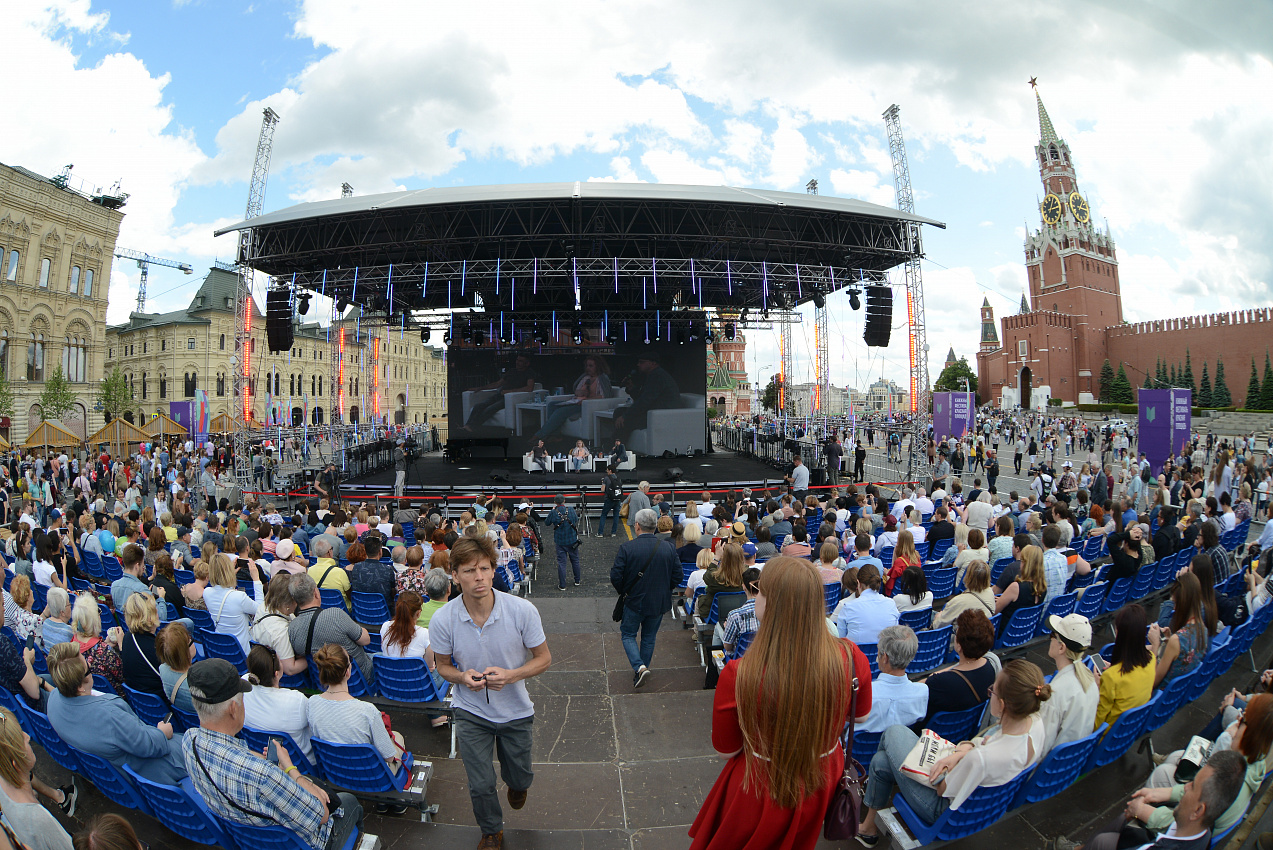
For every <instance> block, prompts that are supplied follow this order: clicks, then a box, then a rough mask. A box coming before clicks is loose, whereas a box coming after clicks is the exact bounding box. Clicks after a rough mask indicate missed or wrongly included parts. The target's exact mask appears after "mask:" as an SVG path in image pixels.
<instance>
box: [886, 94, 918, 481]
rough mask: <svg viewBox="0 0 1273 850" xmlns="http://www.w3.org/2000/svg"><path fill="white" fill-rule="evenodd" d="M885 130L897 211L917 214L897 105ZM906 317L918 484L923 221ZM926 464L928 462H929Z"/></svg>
mask: <svg viewBox="0 0 1273 850" xmlns="http://www.w3.org/2000/svg"><path fill="white" fill-rule="evenodd" d="M884 127H885V129H886V130H887V132H888V151H889V154H890V155H891V156H892V158H893V188H894V190H895V191H896V192H897V208H898V209H899V210H900V211H902V212H904V213H908V214H912V215H913V214H914V212H915V195H914V193H913V192H912V191H911V172H910V167H909V166H908V165H907V163H906V141H905V139H903V138H902V117H901V110H900V109H898V106H897V104H896V103H895V104H893V105H892V106H890V107H889V108H888V109H886V110H884ZM906 230H907V234H906V235H907V242H908V243H909V244H907V245H906V246H905V247H906V248H907V249H908V250H907V253H908V254H909V255H910V257H911V259H909V260H907V261H906V265H905V274H906V315H907V321H908V322H909V327H908V328H907V330H908V331H909V332H910V333H909V337H910V360H911V375H910V378H911V386H910V390H911V405H910V413H911V448H910V457H909V459H908V461H907V464H906V480H907V481H915V480H917V478H918V475H919V472H920V458H921V457H923V456H924V449H925V447H926V445H927V443H928V415H929V414H928V398H929V396H928V342H927V339H926V337H925V331H924V278H923V275H922V274H921V272H920V265H919V259H920V257H921V256H923V253H924V248H923V242H922V241H921V239H920V232H919V222H917V221H908V222H906ZM925 462H926V461H925Z"/></svg>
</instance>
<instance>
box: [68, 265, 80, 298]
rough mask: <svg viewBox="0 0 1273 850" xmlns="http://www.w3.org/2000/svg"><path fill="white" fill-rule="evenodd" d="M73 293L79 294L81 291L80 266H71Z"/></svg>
mask: <svg viewBox="0 0 1273 850" xmlns="http://www.w3.org/2000/svg"><path fill="white" fill-rule="evenodd" d="M70 291H71V294H72V295H78V294H79V291H80V267H79V266H71V286H70Z"/></svg>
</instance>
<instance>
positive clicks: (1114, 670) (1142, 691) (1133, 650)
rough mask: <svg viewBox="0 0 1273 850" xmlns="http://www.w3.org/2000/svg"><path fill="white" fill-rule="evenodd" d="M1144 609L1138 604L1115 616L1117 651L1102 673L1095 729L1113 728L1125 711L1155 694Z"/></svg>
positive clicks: (1142, 703) (1122, 610)
mask: <svg viewBox="0 0 1273 850" xmlns="http://www.w3.org/2000/svg"><path fill="white" fill-rule="evenodd" d="M1145 621H1146V616H1145V609H1144V608H1143V607H1141V605H1140V604H1139V603H1137V602H1133V603H1131V604H1129V605H1124V606H1123V607H1122V608H1119V609H1118V613H1117V614H1115V615H1114V649H1113V651H1112V652H1111V654H1110V663H1109V666H1108V667H1106V668H1105V669H1104V670H1102V671H1101V679H1100V702H1099V703H1098V705H1097V708H1096V720H1095V721H1094V725H1093V727H1092V728H1093V729H1095V728H1096V727H1097V726H1100V725H1101V724H1102V723H1108V724H1109V725H1110V726H1113V725H1114V723H1115V721H1117V720H1118V718H1119V717H1121V716H1122V714H1123V712H1124V711H1128V710H1130V709H1133V708H1138V707H1140V706H1142V705H1144V704H1145V703H1147V702H1149V699H1150V697H1152V696H1153V691H1154V656H1153V654H1152V653H1151V652H1150V651H1149V646H1148V626H1147V625H1146V622H1145Z"/></svg>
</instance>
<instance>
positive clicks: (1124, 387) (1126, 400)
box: [1112, 363, 1136, 404]
mask: <svg viewBox="0 0 1273 850" xmlns="http://www.w3.org/2000/svg"><path fill="white" fill-rule="evenodd" d="M1112 395H1113V401H1114V403H1115V404H1133V403H1134V402H1135V401H1136V396H1135V394H1134V393H1133V392H1132V384H1131V381H1129V380H1127V370H1126V369H1124V368H1123V364H1122V363H1119V364H1118V374H1117V375H1115V376H1114V386H1113V387H1112Z"/></svg>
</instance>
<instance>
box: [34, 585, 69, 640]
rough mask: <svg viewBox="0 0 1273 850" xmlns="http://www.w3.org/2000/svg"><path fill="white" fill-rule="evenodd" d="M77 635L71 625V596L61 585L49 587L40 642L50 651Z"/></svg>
mask: <svg viewBox="0 0 1273 850" xmlns="http://www.w3.org/2000/svg"><path fill="white" fill-rule="evenodd" d="M74 637H75V629H73V628H72V627H71V597H70V594H68V593H67V592H66V591H65V590H63V589H62V588H60V587H53V588H50V589H49V592H48V596H47V597H45V604H44V624H43V625H41V626H40V644H41V645H42V646H43V647H44V651H45V652H48V651H49V650H50V649H52V648H53V647H54V646H56V645H57V644H59V643H66V642H67V641H68V640H71V639H72V638H74Z"/></svg>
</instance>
